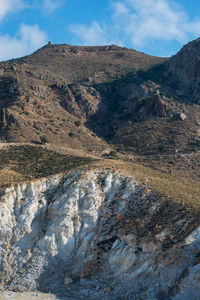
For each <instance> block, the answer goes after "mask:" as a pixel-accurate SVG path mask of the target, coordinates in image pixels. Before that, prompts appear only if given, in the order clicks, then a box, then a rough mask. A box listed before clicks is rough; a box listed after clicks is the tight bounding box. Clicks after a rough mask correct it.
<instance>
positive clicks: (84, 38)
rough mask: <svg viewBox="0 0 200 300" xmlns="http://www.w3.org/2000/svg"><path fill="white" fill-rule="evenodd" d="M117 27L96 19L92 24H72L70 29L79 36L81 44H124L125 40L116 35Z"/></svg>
mask: <svg viewBox="0 0 200 300" xmlns="http://www.w3.org/2000/svg"><path fill="white" fill-rule="evenodd" d="M116 28H117V26H116V25H113V26H112V25H110V26H107V25H105V24H99V23H98V22H96V21H94V22H93V23H92V24H91V25H81V24H77V25H71V26H70V27H69V28H68V29H69V30H70V31H71V32H72V33H74V34H75V35H76V36H77V37H78V38H79V41H80V42H79V44H80V45H90V46H100V45H110V44H117V45H120V46H123V45H124V44H123V42H122V41H121V40H120V39H119V38H118V37H117V36H116V35H115V32H117V30H116Z"/></svg>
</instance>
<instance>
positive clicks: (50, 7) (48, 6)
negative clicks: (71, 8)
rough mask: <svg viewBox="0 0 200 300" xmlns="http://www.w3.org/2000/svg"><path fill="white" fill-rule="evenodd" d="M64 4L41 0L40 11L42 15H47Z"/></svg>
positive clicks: (54, 0) (58, 0) (61, 1)
mask: <svg viewBox="0 0 200 300" xmlns="http://www.w3.org/2000/svg"><path fill="white" fill-rule="evenodd" d="M63 4H64V0H42V2H41V9H42V11H43V13H45V14H49V13H52V12H54V11H55V10H56V9H57V8H59V7H61V6H62V5H63Z"/></svg>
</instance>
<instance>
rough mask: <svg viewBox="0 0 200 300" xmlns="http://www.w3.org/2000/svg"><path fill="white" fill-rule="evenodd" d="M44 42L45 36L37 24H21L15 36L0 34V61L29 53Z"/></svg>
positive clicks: (45, 40)
mask: <svg viewBox="0 0 200 300" xmlns="http://www.w3.org/2000/svg"><path fill="white" fill-rule="evenodd" d="M46 42H47V36H46V34H45V33H44V32H43V31H41V30H40V28H39V27H38V25H33V26H29V25H26V24H22V25H21V27H20V30H19V32H18V34H17V35H16V36H15V37H12V36H10V35H0V61H2V60H7V59H11V58H17V57H20V56H24V55H26V54H30V53H31V52H33V51H35V50H37V49H38V48H40V47H41V46H43V45H45V44H46Z"/></svg>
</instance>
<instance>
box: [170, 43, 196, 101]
mask: <svg viewBox="0 0 200 300" xmlns="http://www.w3.org/2000/svg"><path fill="white" fill-rule="evenodd" d="M199 67H200V39H197V40H195V41H192V42H190V43H188V44H187V45H185V46H184V47H183V48H182V49H181V51H179V52H178V53H177V54H176V55H174V56H172V58H171V59H170V60H169V63H168V71H167V74H168V76H169V80H170V81H171V83H172V84H173V85H174V87H175V89H176V90H177V91H178V93H179V94H180V95H183V96H186V97H188V101H189V102H196V103H197V104H200V101H199V97H200V92H199V86H200V71H199V70H200V68H199Z"/></svg>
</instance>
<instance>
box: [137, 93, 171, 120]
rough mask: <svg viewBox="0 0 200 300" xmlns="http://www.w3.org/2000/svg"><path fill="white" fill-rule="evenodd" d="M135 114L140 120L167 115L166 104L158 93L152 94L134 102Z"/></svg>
mask: <svg viewBox="0 0 200 300" xmlns="http://www.w3.org/2000/svg"><path fill="white" fill-rule="evenodd" d="M135 114H136V115H137V116H138V117H139V119H140V120H146V119H149V118H153V117H160V118H163V117H166V116H167V105H166V103H165V102H164V101H163V100H162V99H161V97H160V95H159V94H156V95H152V96H150V97H147V98H146V99H144V100H142V101H139V102H138V103H136V106H135Z"/></svg>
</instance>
